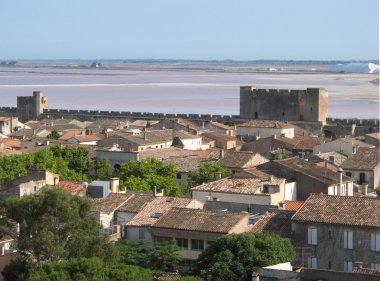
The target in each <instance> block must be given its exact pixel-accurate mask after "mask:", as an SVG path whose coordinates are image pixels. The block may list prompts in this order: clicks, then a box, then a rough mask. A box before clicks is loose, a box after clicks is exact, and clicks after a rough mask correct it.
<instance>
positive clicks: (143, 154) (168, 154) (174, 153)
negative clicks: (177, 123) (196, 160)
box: [139, 147, 197, 160]
mask: <svg viewBox="0 0 380 281" xmlns="http://www.w3.org/2000/svg"><path fill="white" fill-rule="evenodd" d="M191 156H197V153H196V152H195V151H193V150H185V149H181V148H178V147H167V148H159V149H147V150H143V151H139V159H140V160H142V159H146V158H151V157H154V158H158V159H169V158H180V157H191Z"/></svg>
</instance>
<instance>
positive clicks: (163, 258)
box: [116, 239, 182, 271]
mask: <svg viewBox="0 0 380 281" xmlns="http://www.w3.org/2000/svg"><path fill="white" fill-rule="evenodd" d="M116 250H117V257H118V258H117V260H118V262H120V263H123V264H129V265H139V266H142V267H146V268H150V269H152V270H156V271H173V270H174V269H175V268H177V266H178V264H179V262H180V261H181V259H182V258H181V255H180V254H179V253H178V251H179V250H181V247H179V246H177V242H176V241H175V240H170V241H168V242H165V243H156V244H153V245H152V244H148V243H145V242H142V241H140V242H133V241H128V240H125V239H121V240H119V241H118V242H116Z"/></svg>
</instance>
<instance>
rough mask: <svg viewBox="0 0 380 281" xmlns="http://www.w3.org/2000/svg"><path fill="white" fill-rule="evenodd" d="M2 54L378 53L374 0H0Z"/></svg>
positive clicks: (318, 56)
mask: <svg viewBox="0 0 380 281" xmlns="http://www.w3.org/2000/svg"><path fill="white" fill-rule="evenodd" d="M0 11H1V16H0V58H2V59H78V58H81V59H102V58H110V59H147V58H153V59H205V60H208V59H237V60H256V59H288V60H289V59H294V60H307V59H313V60H330V59H337V60H350V59H357V60H361V59H362V60H366V59H375V58H378V51H379V1H378V0H307V1H306V0H236V1H230V0H217V1H214V0H150V1H148V0H135V1H129V0H107V1H104V0H60V1H59V0H34V1H30V0H17V1H15V0H0Z"/></svg>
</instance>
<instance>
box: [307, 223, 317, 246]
mask: <svg viewBox="0 0 380 281" xmlns="http://www.w3.org/2000/svg"><path fill="white" fill-rule="evenodd" d="M307 243H308V244H309V245H317V228H315V227H309V228H308V229H307Z"/></svg>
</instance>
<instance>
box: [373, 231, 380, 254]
mask: <svg viewBox="0 0 380 281" xmlns="http://www.w3.org/2000/svg"><path fill="white" fill-rule="evenodd" d="M371 251H376V252H380V233H372V234H371Z"/></svg>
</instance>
